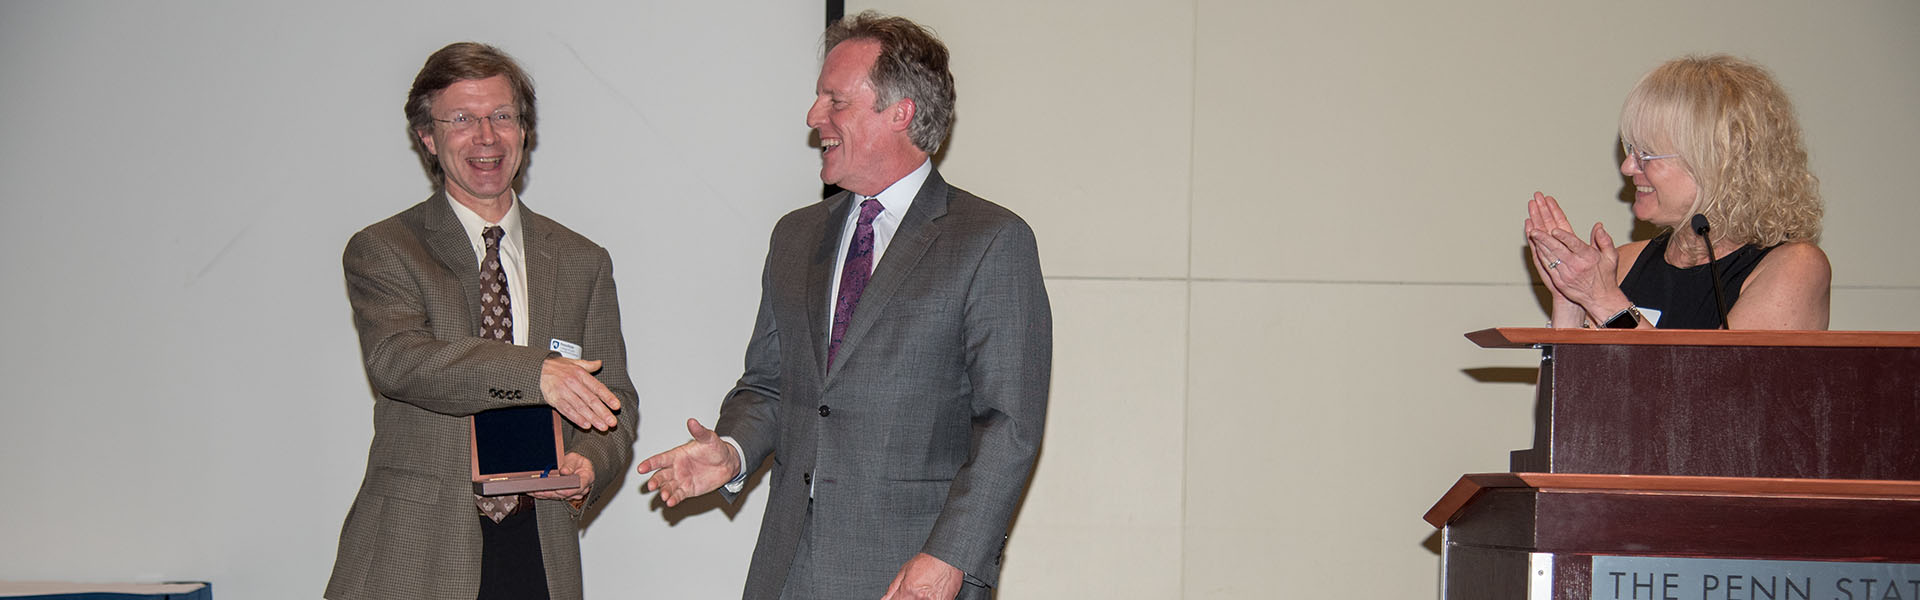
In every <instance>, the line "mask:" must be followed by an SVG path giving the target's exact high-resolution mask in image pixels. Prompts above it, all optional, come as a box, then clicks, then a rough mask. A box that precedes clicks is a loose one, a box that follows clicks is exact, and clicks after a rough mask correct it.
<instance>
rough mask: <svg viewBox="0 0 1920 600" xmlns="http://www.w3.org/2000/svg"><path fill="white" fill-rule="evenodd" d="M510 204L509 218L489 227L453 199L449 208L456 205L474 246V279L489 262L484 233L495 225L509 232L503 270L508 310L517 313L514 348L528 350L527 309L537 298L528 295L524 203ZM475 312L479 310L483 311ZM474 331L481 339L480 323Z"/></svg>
mask: <svg viewBox="0 0 1920 600" xmlns="http://www.w3.org/2000/svg"><path fill="white" fill-rule="evenodd" d="M508 194H512V192H508ZM510 200H511V201H512V202H513V206H511V207H509V208H507V215H506V216H504V217H501V218H500V222H499V223H488V222H487V220H486V219H482V218H480V214H479V213H476V212H473V209H471V208H467V205H465V204H461V203H459V202H457V201H455V200H454V199H453V197H452V196H448V197H447V204H451V205H453V215H454V216H456V217H459V218H460V226H461V227H463V228H465V229H466V230H467V241H468V242H471V243H472V244H473V255H474V261H473V278H474V279H476V280H477V279H479V278H480V261H482V260H486V258H487V241H486V239H484V238H482V237H480V233H481V232H483V231H486V229H487V228H488V227H492V226H495V225H498V226H500V228H501V229H503V230H505V231H506V234H505V235H502V236H500V270H502V271H506V273H507V299H508V301H509V307H508V308H509V309H510V310H511V311H512V312H513V344H514V345H516V346H525V345H527V330H528V329H531V328H530V327H528V326H527V305H528V304H531V303H532V302H531V301H532V300H533V297H532V294H528V293H527V292H526V289H527V286H526V281H527V258H526V257H527V252H526V247H527V246H526V243H525V242H526V239H525V237H524V236H523V235H522V233H521V227H520V199H519V198H517V197H513V198H510ZM474 309H475V310H478V309H479V307H477V306H476V307H474ZM473 330H474V331H475V332H476V333H475V335H478V332H479V331H480V324H479V323H478V322H476V323H474V324H473Z"/></svg>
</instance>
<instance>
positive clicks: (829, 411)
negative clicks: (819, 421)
mask: <svg viewBox="0 0 1920 600" xmlns="http://www.w3.org/2000/svg"><path fill="white" fill-rule="evenodd" d="M831 414H833V409H831V408H827V405H825V404H822V405H820V416H822V417H824V416H827V415H831Z"/></svg>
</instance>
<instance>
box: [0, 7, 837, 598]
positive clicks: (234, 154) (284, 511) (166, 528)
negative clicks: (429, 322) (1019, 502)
mask: <svg viewBox="0 0 1920 600" xmlns="http://www.w3.org/2000/svg"><path fill="white" fill-rule="evenodd" d="M821 18H822V9H821V7H820V5H819V4H818V3H813V2H791V1H788V0H761V1H754V2H734V3H728V4H727V5H725V6H720V5H710V4H707V3H700V2H679V1H668V0H656V1H649V2H586V3H568V4H564V5H560V6H548V5H545V4H538V3H532V4H530V3H524V2H478V3H471V2H470V3H458V4H454V3H444V4H424V3H386V2H362V3H353V2H348V3H308V4H298V3H277V2H276V3H259V2H238V1H236V2H209V1H190V2H189V1H181V2H58V3H56V2H6V3H3V4H0V182H4V184H0V187H4V189H5V192H0V194H4V195H3V196H0V269H3V277H0V279H4V281H5V282H6V283H7V285H5V286H4V287H0V306H3V307H4V309H0V331H4V332H5V333H6V334H7V337H8V339H10V340H12V342H11V343H5V344H0V378H4V380H6V381H9V382H10V383H9V385H8V386H7V387H8V388H9V391H8V393H6V398H5V400H4V402H5V406H6V407H7V414H6V417H5V418H4V419H0V477H4V478H5V480H6V481H7V482H8V483H6V484H5V485H4V487H3V488H0V489H4V492H3V493H0V532H4V533H0V540H4V541H0V579H4V580H81V581H102V580H105V581H127V580H155V579H194V580H211V581H213V582H214V584H215V590H216V591H217V593H218V594H219V596H220V597H223V598H285V597H318V596H319V593H320V590H321V589H322V587H323V586H324V585H325V582H326V577H327V574H328V570H329V568H330V566H331V565H332V563H333V554H334V544H335V541H336V539H337V536H338V535H339V531H340V523H341V520H342V518H343V517H344V516H345V515H346V511H347V506H348V504H349V502H350V500H351V499H352V497H353V494H354V491H355V490H356V489H357V487H358V486H359V483H360V477H361V474H362V471H363V469H364V465H365V462H366V450H367V443H368V441H369V439H370V438H371V436H372V433H373V431H372V410H371V408H372V400H371V399H372V396H371V395H370V392H369V390H368V387H367V383H366V378H365V376H364V374H363V373H362V371H361V367H360V356H359V354H360V353H359V349H358V346H357V344H356V342H355V337H354V330H353V324H352V322H351V320H350V316H349V313H348V308H347V302H346V295H345V290H344V286H343V284H342V280H341V273H340V251H341V249H342V247H344V245H345V244H346V240H347V238H348V236H350V235H351V234H352V233H353V232H354V231H356V230H358V229H360V228H361V227H364V226H366V225H368V224H371V223H373V222H375V221H378V220H380V219H382V218H385V217H386V216H388V215H391V214H393V213H395V212H398V211H400V210H402V209H405V208H406V207H408V206H410V205H412V204H414V203H416V202H419V201H420V200H422V199H423V198H425V197H426V196H427V194H428V193H429V191H430V190H429V185H428V180H427V178H426V177H425V175H423V174H422V172H421V169H420V168H419V166H418V162H417V161H416V160H415V158H414V155H413V153H412V152H411V150H410V149H409V147H408V139H407V137H406V132H405V129H406V124H405V119H404V117H403V115H402V114H401V104H402V102H403V101H404V100H405V97H406V92H407V87H408V86H409V85H410V84H411V83H412V79H413V75H414V73H416V72H417V71H418V70H419V68H420V65H421V63H422V62H424V61H425V60H426V57H427V55H428V54H430V53H432V52H433V51H434V50H436V49H438V48H439V47H441V46H443V45H445V44H447V43H449V42H454V41H461V40H477V41H484V42H488V43H493V44H496V45H499V46H500V47H502V48H503V49H505V50H507V51H508V52H509V53H512V54H513V55H514V56H515V57H517V58H518V59H519V60H520V61H521V62H522V64H523V65H524V66H526V67H527V69H528V70H529V71H530V72H531V73H532V74H533V77H534V79H535V82H536V84H537V87H538V92H539V95H540V108H541V117H542V118H541V122H540V131H539V134H540V138H539V147H538V148H537V149H536V150H535V151H534V152H533V155H532V156H533V165H532V166H531V169H530V172H529V173H530V179H529V182H528V186H527V189H526V195H525V198H526V201H527V204H528V205H529V206H531V207H533V208H534V209H536V210H539V211H541V212H543V213H545V214H547V215H548V216H551V217H554V218H556V219H559V220H560V221H561V222H563V223H565V224H567V225H569V226H570V227H572V228H574V229H575V230H577V231H579V232H581V233H583V234H585V235H587V236H588V237H591V238H593V239H594V240H595V241H597V242H599V243H600V244H602V245H604V246H606V247H607V248H608V249H609V250H610V251H611V252H612V254H613V257H614V263H615V268H616V277H617V280H618V282H619V283H620V288H621V290H620V291H621V292H622V294H621V303H622V307H621V308H622V313H623V316H624V317H625V321H626V322H625V326H626V336H627V343H628V350H629V352H630V355H629V359H630V362H631V365H632V371H633V374H634V382H635V383H636V384H637V385H638V386H639V390H640V398H641V406H642V410H643V416H644V417H645V418H644V422H643V426H642V428H641V432H640V441H639V443H638V444H637V445H636V452H639V453H641V454H643V455H644V454H647V453H651V452H656V451H659V450H662V449H665V448H667V447H669V446H670V445H672V444H675V443H678V442H679V441H681V440H683V439H684V438H685V436H686V431H685V429H684V427H683V425H682V424H681V422H682V421H683V420H684V419H685V418H686V417H689V416H699V417H701V418H702V419H705V420H707V421H708V422H709V424H711V420H712V418H713V416H714V415H715V414H717V410H718V409H717V406H718V400H719V397H720V394H721V393H722V392H724V391H725V390H726V389H727V388H728V387H729V386H730V385H731V384H732V381H733V379H734V378H736V377H738V376H739V369H740V355H741V349H742V348H743V346H744V344H745V342H746V339H747V334H748V332H749V329H750V327H751V325H752V319H753V309H754V306H755V303H756V300H757V299H758V290H759V286H758V282H759V267H760V264H761V259H762V258H763V257H764V255H765V249H766V243H765V241H766V236H767V232H768V231H769V230H770V229H771V227H772V224H773V220H774V219H775V218H777V217H778V216H779V215H780V214H782V213H784V212H785V211H787V210H790V209H791V208H794V207H798V206H801V205H803V204H806V203H807V202H809V201H811V200H814V199H817V198H818V196H819V180H818V179H817V176H816V173H815V171H816V170H817V168H818V167H817V164H818V163H817V158H816V157H815V154H814V152H813V150H812V149H811V148H809V147H808V145H807V129H806V127H805V125H804V123H803V120H804V119H803V115H804V113H805V111H806V108H807V106H808V104H809V103H811V102H812V89H813V79H814V73H815V72H816V69H817V64H818V63H817V59H816V46H817V44H818V33H819V30H820V23H821ZM689 301H691V304H689ZM607 475H611V474H603V475H602V476H607ZM638 483H639V478H638V477H637V476H636V477H631V478H628V479H627V481H626V484H625V486H624V488H625V489H624V490H623V491H622V492H620V493H618V494H617V495H615V496H614V497H613V498H612V500H611V503H610V504H609V505H607V507H606V508H605V510H604V511H603V512H601V513H600V514H599V516H598V518H597V519H596V520H594V521H593V522H592V525H591V527H590V528H589V529H588V530H587V531H586V533H585V537H584V540H583V545H584V551H585V553H586V565H585V569H586V579H587V589H588V591H589V592H590V593H592V594H593V595H594V596H596V597H608V598H614V597H631V596H632V595H633V594H632V593H631V591H630V590H634V589H639V588H641V587H643V586H645V587H650V588H652V589H657V590H660V591H659V592H658V593H657V595H651V597H668V598H674V597H678V598H699V597H714V596H715V595H716V594H715V593H714V590H737V589H739V586H740V583H741V581H743V580H744V577H745V570H746V560H747V556H748V554H749V553H750V552H751V550H752V546H753V539H754V534H755V533H756V530H757V529H758V522H759V517H760V510H761V507H762V506H763V504H762V502H763V501H764V497H754V498H751V499H750V501H749V503H748V504H749V505H748V506H747V507H745V508H743V509H741V510H739V511H738V515H737V516H733V517H730V516H729V515H728V514H726V513H725V512H723V511H720V510H714V509H713V508H712V507H711V506H708V507H706V510H703V511H702V510H680V509H676V510H674V511H669V512H665V513H663V512H662V508H661V507H660V506H657V505H654V504H652V503H651V501H652V498H651V497H648V496H643V495H642V494H640V493H639V492H638V490H637V489H636V487H637V485H638ZM762 496H763V495H762ZM674 521H677V524H675V523H674Z"/></svg>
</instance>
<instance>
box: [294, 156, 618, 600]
mask: <svg viewBox="0 0 1920 600" xmlns="http://www.w3.org/2000/svg"><path fill="white" fill-rule="evenodd" d="M520 211H521V213H520V215H521V223H522V224H523V227H524V230H523V231H522V233H521V236H522V238H523V241H524V242H525V244H526V263H527V264H526V268H527V282H526V285H525V286H524V287H525V288H526V289H525V290H513V293H514V297H515V298H516V299H521V298H525V299H526V300H522V301H524V302H530V304H528V309H529V310H528V315H527V317H528V320H529V321H530V323H526V324H524V326H526V327H529V328H530V329H528V330H527V340H528V345H527V346H515V345H511V344H502V343H499V342H491V341H485V340H482V339H481V338H480V337H478V335H477V331H478V328H479V321H478V318H479V317H478V316H477V312H478V308H479V306H480V276H479V262H480V261H479V257H477V256H475V255H474V252H473V246H472V244H471V242H469V241H468V239H467V234H466V231H465V230H463V229H462V228H461V226H460V221H459V219H458V218H457V217H455V216H454V214H453V209H452V208H451V207H449V206H448V205H447V199H446V197H445V196H444V195H442V194H435V195H434V196H433V197H432V198H429V199H427V201H426V202H422V203H420V204H418V205H415V206H414V207H412V208H409V209H407V210H405V211H403V212H401V213H400V214H397V215H394V216H393V217H391V218H388V219H386V220H384V221H381V222H379V223H375V224H373V225H371V226H369V227H367V228H366V229H364V230H361V231H360V232H359V233H357V234H354V236H353V239H352V240H351V241H349V242H347V249H346V253H345V255H344V256H343V258H342V262H343V263H344V266H345V269H346V276H347V300H348V301H349V302H350V303H351V304H352V305H353V322H354V327H355V328H357V329H358V330H359V332H360V351H361V355H362V356H363V357H364V359H365V361H366V368H367V381H368V382H369V383H371V384H372V386H373V390H374V391H375V392H377V393H378V396H377V397H376V398H375V399H374V405H373V446H372V448H371V449H370V450H369V451H368V452H367V474H366V478H365V479H364V480H363V481H362V482H361V484H360V493H359V495H358V496H357V497H355V498H354V500H353V508H352V509H351V510H350V511H349V512H348V513H347V520H346V524H345V525H344V526H343V527H342V528H341V531H340V550H339V555H338V557H337V558H335V560H334V563H333V577H332V579H331V580H330V581H329V582H328V583H327V591H326V597H328V598H334V599H336V600H345V599H353V598H447V599H457V600H472V598H473V597H474V595H475V593H476V592H477V591H478V590H479V586H480V526H479V521H478V519H479V512H477V511H476V510H475V509H474V506H473V486H472V478H471V470H470V469H471V467H470V465H469V458H468V450H467V445H468V433H467V430H468V428H467V420H466V417H467V416H468V415H472V414H474V413H476V412H480V411H484V410H488V409H493V408H502V407H507V406H521V405H540V404H544V403H545V400H544V398H543V397H542V395H541V393H540V366H541V363H542V361H544V360H546V359H547V357H548V356H550V355H551V353H549V352H548V351H547V342H548V340H550V339H552V338H559V339H562V340H566V341H568V342H573V343H577V344H580V345H581V346H582V349H581V358H584V359H588V360H601V361H604V362H603V363H602V367H601V370H600V372H599V374H598V377H599V379H600V381H601V383H604V384H606V386H607V388H608V389H610V390H612V391H613V393H614V394H615V395H616V396H619V398H620V403H621V408H622V410H621V411H620V414H619V426H618V427H616V428H614V429H613V430H612V431H611V432H608V433H597V432H591V431H582V430H579V429H577V428H574V427H571V426H568V427H563V428H562V429H563V431H565V432H566V447H567V451H569V452H578V453H580V454H581V455H582V456H585V457H587V459H588V460H590V461H593V471H594V485H593V490H592V492H591V493H590V494H589V496H588V498H587V501H588V502H596V501H598V500H599V499H600V498H601V497H602V496H603V495H604V494H605V493H606V492H607V487H608V486H609V485H610V484H611V482H613V481H614V480H615V479H617V478H618V476H619V475H620V472H621V470H622V469H625V468H627V463H628V461H629V460H631V458H632V454H633V438H634V433H635V431H636V430H637V428H638V425H639V419H640V411H639V405H638V403H637V400H636V394H635V393H634V388H633V383H632V381H630V380H629V379H628V378H627V361H626V356H627V351H626V345H625V343H624V342H623V341H622V339H621V335H620V306H619V300H618V298H617V296H616V294H615V293H614V286H613V262H612V260H611V259H610V258H609V257H608V256H607V251H606V250H605V249H602V248H601V247H599V246H597V245H595V244H594V243H593V242H592V241H589V240H588V239H587V238H585V237H582V236H581V235H580V234H577V233H574V232H573V231H571V230H568V229H567V228H566V227H563V226H561V225H560V224H559V223H556V222H554V221H553V220H552V219H548V218H546V217H542V216H540V215H538V214H536V213H534V212H533V211H532V210H529V209H528V208H527V207H525V206H521V207H520ZM496 392H510V393H496ZM502 396H504V397H506V398H514V397H515V396H518V399H502V398H501V397H502ZM538 502H539V503H540V504H539V510H538V511H537V514H538V515H539V519H540V545H541V551H542V553H543V554H544V556H545V558H546V567H547V585H548V587H549V588H550V589H551V591H552V596H553V598H555V600H560V599H566V598H579V597H580V595H581V591H580V587H581V584H580V543H579V540H578V536H577V535H576V534H575V528H574V521H575V519H577V518H579V511H576V510H573V509H572V507H571V506H568V504H567V503H565V502H555V501H546V500H541V501H538Z"/></svg>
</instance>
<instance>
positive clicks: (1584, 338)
mask: <svg viewBox="0 0 1920 600" xmlns="http://www.w3.org/2000/svg"><path fill="white" fill-rule="evenodd" d="M1467 339H1469V340H1472V341H1473V343H1475V344H1478V345H1479V346H1480V347H1482V348H1534V347H1538V346H1554V345H1561V344H1584V345H1624V346H1779V347H1802V348H1806V347H1814V348H1920V331H1759V330H1744V329H1743V330H1714V329H1649V330H1640V329H1547V328H1539V327H1496V328H1492V329H1482V330H1479V331H1474V332H1470V333H1468V334H1467Z"/></svg>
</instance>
